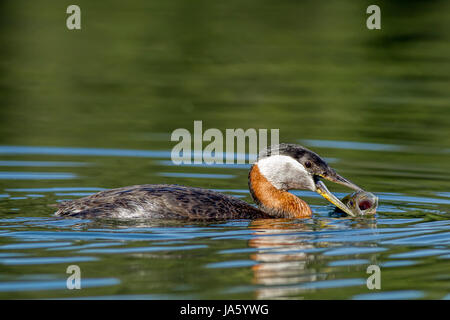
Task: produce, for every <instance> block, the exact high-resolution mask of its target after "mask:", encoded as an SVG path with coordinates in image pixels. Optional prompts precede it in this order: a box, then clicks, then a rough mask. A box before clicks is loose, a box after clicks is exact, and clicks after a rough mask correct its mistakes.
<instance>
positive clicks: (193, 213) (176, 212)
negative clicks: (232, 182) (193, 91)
mask: <svg viewBox="0 0 450 320" xmlns="http://www.w3.org/2000/svg"><path fill="white" fill-rule="evenodd" d="M58 207H59V209H58V211H57V212H56V213H55V215H57V216H72V217H92V218H95V217H111V218H136V217H142V218H187V219H255V218H270V217H269V216H268V215H267V214H265V213H264V212H263V211H261V210H259V209H257V208H256V207H253V206H252V205H250V204H248V203H247V202H245V201H242V200H239V199H237V198H234V197H231V196H228V195H225V194H221V193H218V192H215V191H212V190H207V189H201V188H192V187H185V186H180V185H164V184H160V185H152V184H147V185H136V186H129V187H123V188H117V189H111V190H105V191H101V192H98V193H96V194H93V195H91V196H88V197H84V198H80V199H76V200H72V201H66V202H61V203H59V204H58Z"/></svg>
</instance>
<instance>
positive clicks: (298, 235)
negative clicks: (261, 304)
mask: <svg viewBox="0 0 450 320" xmlns="http://www.w3.org/2000/svg"><path fill="white" fill-rule="evenodd" d="M105 3H106V2H101V1H100V2H95V3H92V2H85V1H79V4H80V6H81V8H82V10H83V17H84V18H83V19H84V20H83V23H84V25H83V29H82V31H81V32H78V33H76V32H68V31H67V30H66V29H65V25H64V14H65V8H64V7H58V6H55V4H54V2H53V1H37V2H32V3H30V2H29V1H22V0H17V1H9V2H7V1H5V2H4V3H2V4H1V6H2V10H0V23H1V24H2V31H1V34H0V47H1V48H2V50H0V71H1V77H0V298H3V299H5V298H145V299H160V298H165V299H279V298H283V299H448V298H450V290H449V289H450V272H449V269H450V161H449V160H450V130H449V128H450V108H449V106H450V99H449V98H450V97H449V90H448V89H449V84H450V81H449V80H450V78H449V74H450V72H449V71H450V68H449V66H450V61H449V57H450V48H449V43H450V42H449V40H450V39H449V34H448V30H450V26H449V21H450V19H449V16H448V13H449V12H450V10H449V3H448V1H408V2H405V1H398V2H396V3H392V2H391V1H381V2H380V6H381V7H382V8H383V29H382V30H381V31H379V32H370V31H368V30H367V29H366V28H365V9H366V5H364V4H358V2H355V1H329V2H327V3H323V4H318V3H316V2H314V1H305V2H303V3H302V4H298V3H296V2H294V1H281V2H278V1H277V2H275V1H263V2H260V1H258V2H256V1H248V2H247V3H246V4H245V5H244V4H242V2H241V1H229V2H227V3H220V2H214V1H196V2H190V3H189V4H188V3H185V2H184V1H181V0H180V1H171V2H162V1H146V2H145V3H143V2H142V1H129V2H127V4H126V5H125V4H124V3H123V2H119V1H110V2H108V4H107V5H105ZM61 13H62V16H61ZM112 21H113V22H112ZM194 120H202V121H203V125H204V129H206V128H218V129H220V130H225V129H226V128H256V129H258V128H268V129H270V128H279V129H280V141H282V142H290V143H299V144H302V145H304V146H306V147H309V148H311V149H313V150H314V151H316V152H318V153H319V154H320V155H322V156H324V157H325V158H326V160H327V161H328V162H329V163H330V165H331V166H332V167H334V168H335V169H336V170H337V171H338V172H339V173H341V174H342V175H343V176H344V177H347V178H349V179H350V180H352V181H354V182H355V183H356V184H358V185H360V186H362V187H364V188H365V189H367V190H369V191H371V192H374V193H375V194H377V195H378V196H379V203H380V206H379V209H378V212H377V215H376V216H375V217H373V218H358V219H348V218H335V217H333V216H332V215H330V213H332V211H333V208H332V206H331V205H329V204H328V203H327V202H326V201H325V200H324V199H323V198H321V197H320V196H318V195H316V194H314V193H312V192H305V191H293V193H295V194H296V195H298V196H300V197H302V198H303V199H305V200H306V201H307V202H308V203H309V204H310V205H311V207H312V209H313V211H314V217H313V218H311V219H300V220H255V221H250V220H237V221H216V222H210V223H199V222H197V223H193V222H182V221H145V220H144V221H113V220H111V221H105V220H103V221H95V220H79V219H59V218H55V217H53V216H52V214H53V212H54V210H53V209H52V208H51V207H49V206H48V205H49V204H52V203H56V202H58V201H62V200H67V199H76V198H79V197H82V196H86V195H89V194H92V193H95V192H97V191H99V190H103V189H106V188H113V187H120V186H126V185H133V184H143V183H178V184H184V185H190V186H196V187H204V188H210V189H215V190H219V191H221V192H224V193H227V194H230V195H233V196H236V197H239V198H242V199H244V200H246V201H251V199H250V195H249V192H248V190H247V174H248V165H232V166H223V165H222V166H221V165H216V166H207V165H195V166H194V165H183V166H175V165H173V163H172V162H171V161H170V151H171V148H172V147H173V146H174V144H175V143H173V142H171V141H170V133H171V132H172V131H173V130H175V129H176V128H187V129H188V130H190V131H192V130H193V121H194ZM327 185H328V187H329V188H330V190H332V191H335V192H336V194H337V195H338V196H339V197H343V196H344V195H345V194H346V193H347V192H348V191H349V190H345V189H342V188H341V187H340V186H337V185H333V184H332V183H327ZM69 265H78V266H80V268H81V273H82V282H81V285H82V289H81V290H68V289H67V288H66V279H67V277H68V274H66V269H67V267H68V266H69ZM369 265H378V266H380V268H381V290H369V289H368V288H367V287H366V279H367V277H368V276H369V275H368V274H367V273H366V270H367V267H368V266H369Z"/></svg>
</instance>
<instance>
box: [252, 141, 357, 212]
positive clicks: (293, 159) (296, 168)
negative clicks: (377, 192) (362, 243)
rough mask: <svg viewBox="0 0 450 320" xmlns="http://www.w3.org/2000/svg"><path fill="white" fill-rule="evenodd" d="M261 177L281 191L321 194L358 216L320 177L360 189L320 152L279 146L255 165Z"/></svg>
mask: <svg viewBox="0 0 450 320" xmlns="http://www.w3.org/2000/svg"><path fill="white" fill-rule="evenodd" d="M255 165H256V166H257V169H259V172H260V174H261V175H263V176H264V177H265V179H267V181H268V182H269V183H270V184H271V185H272V186H273V187H274V188H276V189H277V190H281V191H287V190H291V189H300V190H311V191H315V192H317V193H319V194H320V195H321V196H323V197H324V198H325V199H327V200H328V201H330V202H331V203H332V204H334V205H335V206H336V207H338V208H340V209H341V210H342V211H344V212H346V213H348V214H350V215H352V216H354V214H353V212H351V211H350V210H349V209H348V208H347V206H345V205H344V204H343V203H342V202H341V201H340V200H339V199H338V198H337V197H336V196H334V195H333V194H332V193H331V192H330V191H329V190H328V189H327V187H326V186H325V184H324V183H323V182H322V181H321V180H320V178H323V179H326V180H329V181H332V182H335V183H338V184H341V185H344V186H346V187H348V188H350V189H353V190H361V188H360V187H358V186H357V185H355V184H354V183H352V182H350V181H349V180H347V179H345V178H343V177H342V176H340V175H339V174H337V173H336V171H334V169H332V168H331V167H330V166H328V164H327V163H326V162H325V161H324V160H323V159H322V158H321V157H319V156H318V155H317V154H316V153H314V152H313V151H311V150H308V149H307V148H304V147H302V146H299V145H295V144H279V145H275V146H271V147H268V148H267V149H265V150H263V151H262V152H261V153H260V154H259V156H258V160H257V162H256V163H255Z"/></svg>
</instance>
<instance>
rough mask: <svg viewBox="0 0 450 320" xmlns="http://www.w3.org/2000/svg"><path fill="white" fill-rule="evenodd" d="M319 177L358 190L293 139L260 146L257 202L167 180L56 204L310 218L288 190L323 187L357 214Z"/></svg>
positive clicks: (75, 208) (148, 214)
mask: <svg viewBox="0 0 450 320" xmlns="http://www.w3.org/2000/svg"><path fill="white" fill-rule="evenodd" d="M320 178H324V179H327V180H330V181H332V182H335V183H339V184H341V185H344V186H346V187H349V188H351V189H354V190H361V188H359V187H358V186H357V185H355V184H353V183H352V182H350V181H348V180H347V179H345V178H343V177H341V176H340V175H339V174H337V173H336V172H335V171H334V170H333V169H332V168H330V167H329V166H328V164H327V163H326V162H325V161H324V160H323V159H322V158H320V157H319V156H318V155H317V154H316V153H314V152H312V151H311V150H308V149H306V148H304V147H302V146H299V145H295V144H280V145H276V146H271V147H269V148H267V149H265V150H264V151H262V152H261V153H260V154H259V156H258V160H257V161H256V162H255V163H254V164H253V165H252V167H251V169H250V172H249V178H248V185H249V189H250V193H251V196H252V198H253V200H254V201H255V203H256V204H257V206H258V208H256V207H254V206H253V205H250V204H248V203H247V202H245V201H242V200H239V199H237V198H234V197H231V196H228V195H225V194H221V193H218V192H215V191H212V190H207V189H201V188H193V187H185V186H180V185H168V184H144V185H136V186H129V187H123V188H118V189H111V190H105V191H101V192H98V193H96V194H93V195H91V196H88V197H84V198H80V199H77V200H73V201H65V202H61V203H59V204H58V207H59V209H58V211H57V212H56V213H55V215H57V216H70V217H80V218H96V217H99V218H100V217H103V218H104V217H110V218H166V219H170V218H187V219H254V218H307V217H310V216H311V215H312V212H311V208H310V207H309V205H308V204H307V203H306V202H305V201H303V200H302V199H300V198H298V197H296V196H295V195H293V194H292V193H289V192H288V190H291V189H301V190H311V191H315V192H317V193H319V194H320V195H322V196H323V197H324V198H325V199H327V200H328V201H330V202H331V203H333V204H334V205H335V206H337V207H338V208H340V209H341V210H343V211H344V212H346V213H348V214H350V215H354V214H353V213H352V212H351V211H350V210H349V209H348V208H347V207H346V206H345V205H344V204H343V203H342V202H341V201H340V200H339V199H337V198H336V197H335V196H334V195H333V194H332V193H331V192H330V191H328V189H327V188H326V187H325V185H324V184H323V183H322V182H321V181H320Z"/></svg>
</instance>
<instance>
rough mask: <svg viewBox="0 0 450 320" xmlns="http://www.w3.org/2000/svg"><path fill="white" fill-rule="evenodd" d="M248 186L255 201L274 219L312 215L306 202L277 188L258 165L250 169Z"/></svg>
mask: <svg viewBox="0 0 450 320" xmlns="http://www.w3.org/2000/svg"><path fill="white" fill-rule="evenodd" d="M248 184H249V189H250V193H251V195H252V198H253V201H255V203H256V204H257V205H258V206H259V207H260V209H261V210H263V211H264V212H266V213H267V214H269V215H271V216H273V217H274V218H307V217H310V216H311V215H312V212H311V208H310V207H309V206H308V204H307V203H306V202H305V201H303V200H302V199H300V198H298V197H296V196H294V195H293V194H291V193H289V192H287V191H285V190H280V189H277V188H275V187H274V186H273V185H272V184H271V183H270V182H269V181H268V180H267V179H266V177H265V176H264V175H263V174H262V173H261V172H260V171H259V168H258V165H257V164H254V165H253V166H252V168H251V169H250V173H249V179H248Z"/></svg>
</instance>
